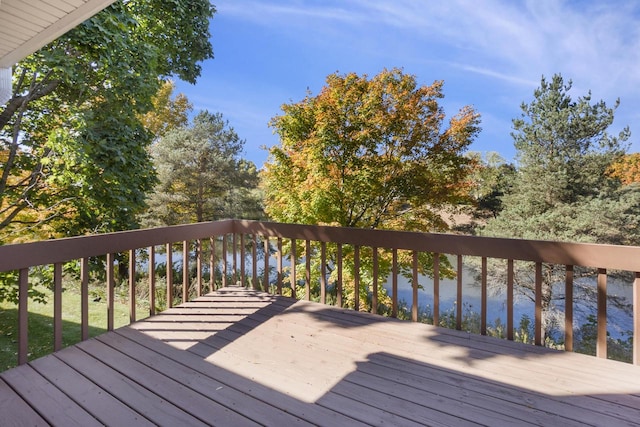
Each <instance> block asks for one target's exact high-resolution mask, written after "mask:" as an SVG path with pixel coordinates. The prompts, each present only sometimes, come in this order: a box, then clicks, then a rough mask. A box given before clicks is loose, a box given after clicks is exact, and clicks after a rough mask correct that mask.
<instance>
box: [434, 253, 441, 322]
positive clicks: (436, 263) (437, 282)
mask: <svg viewBox="0 0 640 427" xmlns="http://www.w3.org/2000/svg"><path fill="white" fill-rule="evenodd" d="M433 324H434V325H435V326H439V325H440V254H439V253H435V254H433Z"/></svg>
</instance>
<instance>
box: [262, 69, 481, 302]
mask: <svg viewBox="0 0 640 427" xmlns="http://www.w3.org/2000/svg"><path fill="white" fill-rule="evenodd" d="M326 83H327V84H326V86H325V87H323V88H322V90H321V91H320V93H319V94H318V95H316V96H311V94H309V95H307V97H305V99H303V100H302V101H300V102H298V103H292V104H285V105H283V106H282V110H283V115H281V116H276V117H274V118H273V119H272V121H271V126H272V127H273V128H274V129H275V131H276V133H278V134H279V136H280V144H279V145H278V146H274V147H272V148H271V149H270V151H269V154H270V157H269V160H268V162H267V163H266V165H265V169H264V171H263V173H262V175H261V178H262V182H261V184H262V188H263V190H264V193H265V209H266V211H267V213H268V215H269V216H270V217H271V218H273V219H275V220H277V221H280V222H293V223H302V224H331V225H340V226H345V227H361V228H374V229H396V230H419V231H431V230H444V229H446V227H447V226H446V223H445V222H444V221H443V219H442V218H441V216H440V211H441V210H442V208H443V207H445V206H449V205H452V204H457V203H458V202H460V201H461V200H462V199H464V198H465V197H466V194H467V184H468V182H467V180H466V178H467V176H468V173H469V172H470V171H471V168H472V166H473V163H474V162H473V160H472V159H470V158H468V157H465V156H463V155H462V154H463V152H464V151H465V150H466V149H467V148H468V146H469V144H470V143H471V141H472V140H473V138H474V136H475V135H476V134H477V133H478V132H479V127H478V124H479V115H478V114H477V113H476V112H475V111H474V110H473V109H472V108H471V107H465V108H463V109H462V110H461V111H460V112H459V114H458V115H457V116H455V117H453V118H452V119H451V120H450V121H449V125H448V127H445V125H444V123H443V122H444V113H443V110H442V107H441V106H440V105H439V104H438V101H439V99H441V98H443V93H442V82H434V83H433V84H432V85H431V86H419V85H418V83H417V81H416V78H415V77H414V76H411V75H407V74H404V73H403V72H402V71H401V70H398V69H393V70H390V71H388V70H384V71H382V72H381V73H380V74H378V75H376V76H374V77H372V78H370V79H369V78H368V76H366V75H363V76H358V75H356V74H355V73H350V74H346V75H339V74H331V75H329V76H328V77H327V81H326ZM363 250H364V251H367V250H369V249H364V248H363ZM428 257H429V255H428V254H422V255H421V260H420V269H421V271H430V270H431V263H432V260H430V259H427V258H428ZM410 258H411V257H410V256H407V255H405V256H404V257H403V258H402V259H401V260H400V264H401V265H402V266H405V267H403V271H404V272H406V271H407V269H406V266H407V265H410V264H411V259H410ZM327 259H328V265H330V266H335V263H336V261H337V257H336V253H335V248H331V249H330V250H329V251H328V253H327ZM362 260H370V257H366V256H363V257H362ZM354 261H355V260H354V251H353V248H350V247H345V248H344V254H343V263H344V275H345V276H344V283H345V287H344V292H345V297H346V304H347V305H349V306H354V304H355V295H356V291H355V290H354V280H355V278H354V273H355V270H354V267H353V266H354ZM364 262H370V261H364ZM390 266H391V254H390V253H389V252H385V251H381V254H380V269H379V272H380V278H381V281H382V280H384V278H385V277H386V276H387V275H388V274H389V272H390V271H391V267H390ZM362 267H363V268H362V270H361V281H360V286H361V287H360V290H359V291H358V295H359V297H360V298H359V300H360V303H361V304H362V307H363V308H368V307H366V306H367V304H370V295H371V286H372V280H371V276H368V275H367V273H366V272H367V271H371V266H368V265H363V266H362ZM447 267H448V264H447V262H446V261H444V262H443V267H442V270H443V272H444V271H445V270H446V268H447ZM334 272H335V270H332V274H335V273H334Z"/></svg>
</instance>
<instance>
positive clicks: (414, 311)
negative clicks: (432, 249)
mask: <svg viewBox="0 0 640 427" xmlns="http://www.w3.org/2000/svg"><path fill="white" fill-rule="evenodd" d="M412 265H413V267H412V276H411V288H412V297H411V301H412V302H411V321H413V322H417V321H418V252H417V251H413V262H412Z"/></svg>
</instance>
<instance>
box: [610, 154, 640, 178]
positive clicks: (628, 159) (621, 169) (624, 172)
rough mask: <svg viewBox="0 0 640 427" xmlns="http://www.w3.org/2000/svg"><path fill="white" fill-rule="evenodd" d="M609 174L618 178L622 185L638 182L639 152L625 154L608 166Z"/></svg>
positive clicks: (639, 174)
mask: <svg viewBox="0 0 640 427" xmlns="http://www.w3.org/2000/svg"><path fill="white" fill-rule="evenodd" d="M608 173H609V176H610V177H612V178H618V179H619V180H620V182H621V183H622V184H623V185H629V184H633V183H634V182H637V183H640V153H631V154H625V155H624V156H622V158H620V159H619V160H617V161H616V162H614V163H613V164H612V165H611V166H609V170H608Z"/></svg>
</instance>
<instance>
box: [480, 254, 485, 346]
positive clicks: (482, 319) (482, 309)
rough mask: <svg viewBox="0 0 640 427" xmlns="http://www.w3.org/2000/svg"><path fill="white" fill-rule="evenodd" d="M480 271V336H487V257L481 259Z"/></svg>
mask: <svg viewBox="0 0 640 427" xmlns="http://www.w3.org/2000/svg"><path fill="white" fill-rule="evenodd" d="M481 270H482V272H481V275H482V277H481V279H480V287H481V288H482V295H481V301H480V334H482V335H487V257H482V267H481Z"/></svg>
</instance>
